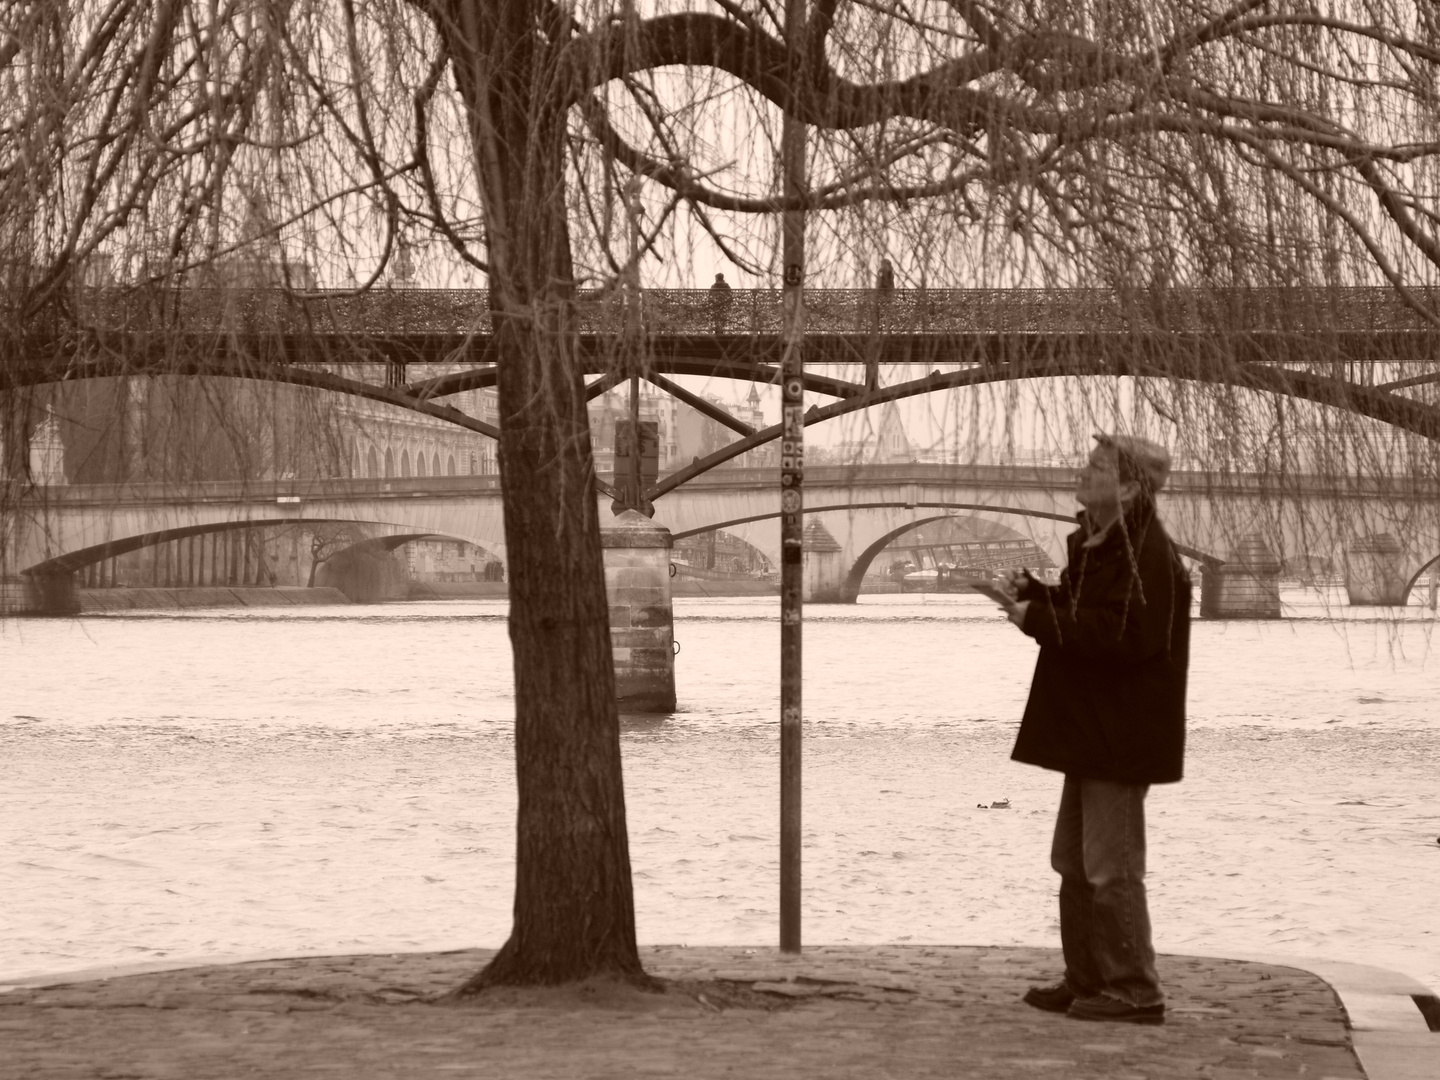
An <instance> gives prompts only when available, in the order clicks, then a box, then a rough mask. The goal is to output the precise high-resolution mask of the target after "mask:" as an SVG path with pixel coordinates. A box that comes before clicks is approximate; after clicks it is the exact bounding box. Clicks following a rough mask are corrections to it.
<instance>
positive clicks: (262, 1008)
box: [0, 945, 1440, 1080]
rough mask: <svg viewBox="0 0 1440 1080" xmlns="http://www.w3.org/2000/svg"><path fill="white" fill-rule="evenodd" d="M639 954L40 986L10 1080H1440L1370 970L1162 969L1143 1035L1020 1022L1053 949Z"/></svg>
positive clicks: (1402, 982)
mask: <svg viewBox="0 0 1440 1080" xmlns="http://www.w3.org/2000/svg"><path fill="white" fill-rule="evenodd" d="M641 952H642V958H643V960H644V963H645V966H646V969H647V970H648V971H649V972H650V973H651V974H653V975H656V976H659V977H661V978H663V979H666V980H669V982H668V989H667V992H666V993H664V994H647V993H640V992H637V991H632V990H629V989H627V988H617V987H616V986H614V985H613V984H605V983H587V984H581V985H579V986H572V987H567V988H559V989H551V990H541V991H532V990H526V991H510V990H503V991H494V992H492V993H490V994H487V995H485V996H483V997H482V998H480V999H479V1000H471V1001H467V1002H462V1003H458V1004H451V1003H446V1002H445V1001H443V1000H441V996H442V995H443V994H444V993H445V992H446V991H448V990H450V989H453V988H454V987H456V986H458V985H459V984H460V983H461V982H463V981H464V980H465V978H466V977H468V976H469V975H471V974H473V973H474V972H475V971H477V970H479V968H480V967H482V966H483V965H484V964H485V962H486V961H487V960H488V959H489V958H490V956H491V955H493V953H492V952H491V951H489V950H483V949H473V950H464V951H456V952H440V953H433V952H432V953H398V954H383V955H374V954H372V955H363V956H328V957H301V958H289V959H265V960H254V961H250V962H245V963H226V964H218V965H208V966H207V965H203V964H194V965H185V966H176V965H150V966H148V968H146V969H144V970H137V969H134V968H129V969H120V968H115V969H108V970H97V971H92V972H83V973H70V974H66V975H57V976H50V977H41V978H32V979H25V980H22V981H19V982H16V983H10V984H6V985H4V986H0V991H3V992H0V1080H70V1078H80V1077H87V1078H88V1077H104V1078H110V1080H120V1078H127V1080H138V1078H145V1080H149V1078H156V1080H160V1078H177V1080H229V1078H231V1077H247V1078H260V1080H282V1078H289V1077H309V1076H321V1075H334V1076H338V1077H344V1078H346V1080H388V1078H396V1080H402V1078H403V1080H424V1078H430V1077H464V1076H475V1077H503V1078H507V1080H508V1078H512V1077H513V1078H526V1080H529V1078H536V1080H581V1078H584V1080H609V1078H616V1080H618V1078H622V1077H623V1078H625V1080H630V1078H632V1077H684V1078H685V1080H709V1078H712V1077H715V1078H719V1077H743V1078H745V1080H782V1078H783V1080H810V1078H816V1080H819V1078H824V1080H850V1078H854V1080H859V1078H864V1080H879V1078H886V1077H896V1078H906V1080H909V1078H928V1077H976V1078H983V1080H1012V1078H1020V1077H1024V1078H1026V1080H1032V1078H1035V1077H1063V1078H1065V1080H1088V1078H1094V1080H1101V1078H1105V1080H1138V1078H1141V1077H1145V1078H1150V1080H1169V1078H1206V1080H1238V1078H1241V1077H1246V1078H1250V1077H1260V1078H1266V1080H1268V1078H1279V1077H1305V1078H1306V1080H1325V1078H1329V1080H1437V1078H1440V1033H1437V1032H1434V1031H1431V1030H1430V1027H1429V1026H1428V1024H1427V1021H1426V1019H1425V1014H1424V1012H1423V1011H1422V1006H1423V1007H1424V1008H1427V1009H1428V1008H1429V1007H1430V1003H1432V1002H1433V1001H1434V999H1433V998H1429V999H1428V1001H1427V1000H1426V995H1427V994H1428V991H1427V990H1426V988H1425V987H1423V986H1421V985H1420V984H1418V983H1415V982H1413V981H1412V980H1409V979H1407V978H1406V977H1404V976H1400V975H1395V974H1393V973H1390V972H1385V971H1382V970H1380V969H1375V968H1366V967H1362V966H1359V965H1353V964H1334V963H1326V962H1323V961H1317V962H1309V961H1307V962H1305V964H1304V965H1303V966H1301V967H1297V966H1295V964H1296V961H1293V960H1282V959H1279V958H1270V959H1265V958H1258V959H1257V958H1250V959H1226V958H1218V957H1203V956H1169V955H1165V956H1161V957H1160V960H1159V970H1160V975H1161V979H1162V981H1163V983H1164V984H1165V987H1166V991H1167V994H1168V1009H1167V1014H1166V1023H1165V1024H1164V1026H1136V1025H1132V1024H1119V1023H1092V1022H1086V1021H1080V1020H1075V1019H1071V1018H1069V1017H1067V1016H1064V1015H1059V1014H1054V1013H1045V1012H1041V1011H1038V1010H1036V1009H1033V1008H1029V1007H1027V1006H1026V1005H1024V1004H1023V1003H1022V1002H1021V1000H1020V998H1021V995H1022V994H1023V993H1024V992H1025V990H1026V989H1027V988H1028V987H1030V986H1032V985H1043V984H1050V983H1053V982H1055V981H1057V979H1058V977H1059V972H1060V956H1059V952H1058V950H1055V949H1041V948H987V947H979V946H953V947H951V946H928V945H895V946H863V947H861V946H857V947H842V946H820V947H812V948H807V949H806V950H805V951H804V952H803V953H802V954H801V955H799V956H786V955H782V954H780V953H779V952H778V951H777V950H775V949H772V948H744V947H735V948H710V947H707V948H686V947H684V946H658V947H648V948H645V949H642V950H641ZM1307 967H1308V968H1311V969H1312V970H1305V968H1307ZM1315 969H1318V973H1317V970H1315ZM1417 998H1418V999H1419V1000H1418V1001H1417ZM1437 1026H1440V1025H1437Z"/></svg>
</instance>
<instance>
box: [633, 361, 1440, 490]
mask: <svg viewBox="0 0 1440 1080" xmlns="http://www.w3.org/2000/svg"><path fill="white" fill-rule="evenodd" d="M679 366H687V365H679ZM687 373H689V374H702V373H705V374H710V375H712V376H715V375H716V374H717V373H716V372H714V371H713V370H710V369H702V368H699V367H697V368H696V369H695V370H694V371H690V372H687ZM1098 375H1110V376H1116V377H1120V376H1126V377H1131V378H1151V379H1177V378H1178V379H1182V380H1185V381H1188V382H1201V383H1210V384H1215V385H1229V386H1234V387H1237V388H1239V389H1244V390H1252V391H1256V392H1261V393H1272V394H1280V395H1283V396H1287V397H1293V398H1296V399H1298V400H1302V401H1309V402H1311V403H1313V404H1317V405H1325V406H1329V407H1331V408H1337V409H1341V410H1343V411H1348V412H1353V413H1356V414H1357V415H1360V416H1365V417H1367V418H1369V419H1372V420H1376V421H1379V422H1381V423H1387V424H1390V425H1392V426H1394V427H1398V428H1401V429H1402V430H1405V431H1410V432H1412V433H1414V434H1417V435H1420V436H1422V437H1423V438H1426V439H1429V440H1431V441H1434V442H1440V406H1434V405H1429V404H1426V403H1425V402H1421V401H1416V400H1414V399H1412V398H1407V397H1403V396H1401V395H1399V394H1395V393H1392V392H1390V391H1388V390H1385V389H1382V388H1379V387H1373V386H1362V385H1359V384H1356V383H1351V382H1348V381H1346V380H1343V379H1337V378H1334V377H1332V376H1328V375H1318V374H1314V373H1312V372H1305V371H1294V370H1290V369H1286V368H1280V367H1277V366H1275V365H1273V364H1272V365H1265V364H1259V363H1254V362H1249V363H1236V364H1230V365H1220V364H1207V363H1204V362H1201V361H1198V360H1190V361H1186V360H1185V359H1184V358H1180V359H1173V358H1172V359H1167V361H1166V362H1165V363H1164V364H1163V365H1161V364H1153V363H1152V364H1147V363H1123V362H1122V363H1104V362H1100V363H1097V362H1093V361H1078V360H1069V361H1060V362H1039V361H1037V362H1035V363H1033V364H1029V365H1022V366H1013V365H1007V364H996V365H987V366H984V367H975V368H966V369H962V370H960V371H948V372H944V371H932V372H931V373H930V374H929V375H926V376H923V377H921V378H919V379H912V380H910V381H908V382H903V383H895V384H893V385H891V386H884V387H880V388H878V389H875V390H869V391H865V390H863V389H861V388H859V387H856V386H853V385H852V384H848V383H847V384H841V385H838V386H837V384H836V380H834V379H828V378H827V377H825V376H819V375H813V374H812V375H809V376H807V380H809V382H808V383H807V386H809V385H810V383H813V384H816V385H815V386H814V387H813V388H814V389H816V390H818V392H821V393H828V394H832V395H833V394H837V393H839V394H841V395H843V396H841V399H840V400H839V401H835V402H832V403H831V404H829V405H824V406H821V405H812V406H811V407H810V408H809V409H808V410H806V412H805V417H804V419H805V426H806V427H810V426H812V425H815V424H822V423H825V422H826V421H828V420H835V419H838V418H840V417H842V416H846V415H848V414H850V413H854V412H859V411H862V410H864V409H869V408H873V407H875V406H877V405H884V404H886V403H888V402H891V401H901V400H904V399H906V398H912V397H918V396H920V395H923V394H932V393H935V392H937V391H940V390H953V389H966V388H972V387H977V386H984V385H987V384H991V383H996V382H1008V381H1015V380H1019V379H1050V378H1082V377H1094V376H1098ZM720 377H725V376H724V375H723V374H722V375H721V376H720ZM728 377H730V378H736V379H739V378H744V379H747V380H753V379H755V378H756V375H755V371H754V369H753V368H752V369H750V370H748V371H745V372H743V373H741V372H736V373H733V374H731V375H730V376H728ZM777 379H778V373H777ZM822 387H823V388H824V389H821V388H822ZM782 433H783V429H782V425H781V424H778V423H777V424H772V425H770V426H769V427H767V428H762V429H760V430H758V431H755V432H753V433H752V434H750V435H747V436H742V437H741V438H739V439H737V440H736V441H734V442H732V443H729V444H727V445H725V446H723V447H721V448H720V449H718V450H716V451H714V452H713V453H711V454H710V455H708V456H707V457H704V458H701V459H700V460H699V461H695V462H692V463H691V464H689V465H687V466H685V467H684V468H681V469H677V470H676V471H675V472H673V473H670V474H669V475H668V476H665V477H662V478H661V479H660V480H659V481H658V482H657V483H656V484H655V486H654V487H652V488H650V489H649V490H648V491H647V492H646V498H648V499H650V500H651V501H652V502H653V501H654V500H656V499H658V498H660V497H661V496H663V495H665V494H666V493H667V492H670V491H673V490H675V488H677V487H679V486H680V485H681V484H684V483H685V482H686V481H688V480H691V479H694V478H695V477H696V476H699V475H700V474H701V473H705V472H708V471H709V470H711V469H713V468H715V466H717V465H720V464H722V463H723V462H726V461H729V460H731V459H732V458H736V457H739V456H740V455H741V454H744V453H746V452H748V451H750V450H754V449H756V448H757V447H760V446H763V445H765V444H766V443H768V442H772V441H773V440H775V439H778V438H780V437H781V436H782Z"/></svg>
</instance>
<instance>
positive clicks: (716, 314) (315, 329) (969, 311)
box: [77, 287, 1440, 338]
mask: <svg viewBox="0 0 1440 1080" xmlns="http://www.w3.org/2000/svg"><path fill="white" fill-rule="evenodd" d="M1418 298H1419V299H1420V300H1421V302H1422V303H1423V304H1425V305H1427V306H1428V307H1429V308H1430V309H1431V310H1432V311H1440V289H1437V290H1430V291H1421V292H1420V293H1419V294H1418ZM578 299H579V303H578V312H579V319H580V327H579V328H580V331H581V332H582V333H587V334H616V335H618V334H620V333H621V331H622V330H623V328H624V326H625V325H626V320H627V311H628V308H627V304H629V303H631V302H633V300H632V298H630V297H627V296H625V295H624V294H621V293H618V292H614V291H610V292H608V293H599V292H593V291H582V292H581V293H580V294H579V298H578ZM805 302H806V330H807V332H808V333H810V334H847V335H853V334H866V333H882V334H940V335H944V334H1087V333H1124V332H1136V331H1143V332H1155V331H1160V332H1167V331H1168V332H1183V333H1206V332H1216V331H1226V332H1232V333H1247V332H1253V333H1261V332H1267V333H1273V332H1281V333H1284V332H1294V333H1311V334H1313V333H1320V332H1333V331H1337V330H1338V331H1351V332H1379V331H1389V332H1393V331H1397V330H1401V331H1403V330H1417V331H1418V330H1434V326H1433V325H1432V324H1431V323H1430V322H1428V321H1427V320H1426V319H1425V318H1424V317H1423V316H1422V315H1421V314H1419V313H1418V312H1416V311H1415V310H1414V309H1413V308H1412V307H1410V306H1409V305H1408V304H1406V303H1405V301H1404V300H1403V299H1402V298H1401V297H1400V295H1399V294H1398V293H1396V292H1395V291H1394V290H1393V289H1389V288H1367V287H1357V288H1336V289H1318V288H1317V289H1311V288H1294V289H1285V288H1274V289H1211V290H1201V289H1171V290H1166V291H1163V292H1145V291H1137V292H1135V293H1131V294H1125V295H1122V294H1119V293H1115V292H1111V291H1108V290H1103V289H913V290H911V289H897V290H893V291H885V292H882V291H879V290H876V289H809V290H806V293H805ZM639 305H640V309H641V318H642V322H643V325H644V327H645V330H646V332H647V333H648V334H650V335H680V336H683V335H698V334H715V333H722V334H736V335H746V334H757V335H776V334H779V333H780V331H781V325H782V319H783V306H782V302H781V292H780V290H778V289H734V290H732V291H731V292H730V293H728V294H722V295H717V294H715V293H713V292H711V290H709V289H647V290H643V291H642V292H641V293H640V295H639ZM77 309H78V310H79V311H80V312H81V314H82V318H83V319H84V321H86V322H87V323H89V324H91V325H93V326H95V327H96V328H97V329H102V330H108V331H114V332H128V333H147V332H160V331H171V330H174V331H180V332H185V333H201V334H204V333H226V332H239V333H283V334H306V333H313V334H322V335H327V336H331V335H334V336H354V337H382V338H396V337H405V336H407V335H426V336H428V335H437V334H439V335H457V336H458V335H464V334H469V333H474V334H482V335H483V334H488V333H489V332H490V330H491V324H490V311H489V294H488V292H487V291H486V290H483V289H463V290H462V289H373V290H370V291H369V292H365V293H361V294H358V295H355V294H346V293H331V292H318V293H298V292H289V291H286V290H283V289H240V288H213V289H212V288H196V289H125V288H118V287H117V288H109V289H90V290H83V293H82V295H81V296H80V297H78V298H77Z"/></svg>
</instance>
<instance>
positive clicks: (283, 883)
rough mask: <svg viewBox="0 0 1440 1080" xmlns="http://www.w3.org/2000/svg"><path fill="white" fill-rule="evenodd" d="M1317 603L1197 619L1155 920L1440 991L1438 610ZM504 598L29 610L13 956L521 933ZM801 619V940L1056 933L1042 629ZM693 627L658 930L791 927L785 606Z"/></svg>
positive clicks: (745, 610)
mask: <svg viewBox="0 0 1440 1080" xmlns="http://www.w3.org/2000/svg"><path fill="white" fill-rule="evenodd" d="M1289 599H1290V600H1291V601H1293V603H1292V604H1291V605H1290V606H1289V608H1288V609H1287V610H1288V611H1289V612H1290V613H1291V614H1292V615H1294V616H1296V617H1294V618H1291V619H1288V620H1284V621H1278V622H1268V623H1214V622H1197V623H1196V628H1195V640H1194V657H1193V661H1192V672H1191V695H1190V698H1191V716H1192V720H1191V725H1190V742H1189V752H1188V758H1187V772H1188V775H1187V778H1186V780H1185V782H1184V783H1182V784H1179V785H1170V786H1165V787H1158V788H1155V789H1153V791H1152V794H1151V797H1150V800H1149V804H1148V806H1149V813H1150V842H1151V877H1150V885H1151V904H1152V914H1153V916H1154V921H1155V924H1156V943H1157V946H1158V947H1159V948H1161V949H1162V950H1166V951H1186V950H1193V951H1210V952H1223V951H1227V950H1228V951H1232V952H1237V953H1243V952H1247V951H1248V952H1267V953H1290V954H1293V955H1296V956H1302V957H1303V956H1328V957H1334V958H1340V959H1351V960H1357V961H1362V962H1369V963H1374V964H1379V965H1382V966H1385V967H1391V968H1395V969H1397V970H1401V971H1405V972H1407V973H1409V974H1411V975H1413V976H1415V977H1417V978H1420V979H1421V980H1423V981H1425V982H1427V983H1428V984H1429V985H1430V986H1431V987H1433V988H1436V989H1437V990H1440V903H1437V897H1440V843H1437V837H1440V656H1437V655H1435V644H1440V643H1432V638H1431V635H1432V632H1433V629H1434V627H1435V624H1434V622H1433V621H1431V619H1430V618H1429V617H1428V615H1427V613H1425V612H1423V611H1421V610H1418V609H1415V608H1411V609H1410V610H1409V611H1408V612H1405V613H1403V614H1404V615H1405V616H1407V617H1406V618H1404V619H1401V620H1400V621H1396V620H1395V619H1393V618H1390V619H1384V618H1379V617H1377V616H1375V615H1374V614H1373V613H1370V614H1367V613H1365V612H1359V611H1355V610H1347V609H1338V608H1334V609H1332V608H1328V607H1325V606H1323V605H1319V604H1317V603H1314V602H1312V601H1310V600H1309V599H1307V598H1306V597H1303V596H1299V595H1296V596H1291V597H1289ZM504 615H505V607H504V604H503V603H488V604H483V603H464V604H429V605H413V604H412V605H391V606H382V607H371V608H314V609H286V610H284V611H277V612H274V613H270V612H265V613H256V612H253V611H252V612H246V613H236V614H228V613H225V614H189V615H168V616H163V617H158V616H157V617H147V616H123V617H106V618H87V619H81V620H77V621H33V622H24V623H21V622H8V623H3V622H0V756H3V757H0V760H3V761H4V764H5V783H4V784H3V785H0V889H3V892H4V895H5V920H4V931H3V933H0V978H5V977H16V976H20V975H24V974H28V973H38V972H53V971H63V970H72V969H78V968H83V967H90V966H94V965H97V964H103V963H111V962H117V961H119V962H125V961H135V960H155V959H168V958H176V957H195V956H207V957H209V956H237V955H253V954H260V953H266V954H272V955H273V954H277V953H292V954H293V953H299V952H310V951H321V952H324V951H363V950H402V949H419V948H444V947H460V946H468V945H492V946H493V945H498V944H499V943H500V942H501V941H502V940H503V939H504V937H505V935H506V932H507V930H508V927H509V910H510V902H511V888H512V882H513V866H512V847H513V842H512V833H513V822H514V809H515V788H514V780H513V766H512V744H511V734H510V724H511V721H512V709H511V702H510V695H509V687H510V674H509V664H510V654H509V645H508V639H507V637H506V632H505V622H504ZM1329 616H1336V617H1338V618H1337V619H1332V618H1329ZM806 619H807V623H806V628H805V695H806V696H805V714H806V745H805V758H804V761H805V793H804V799H805V811H804V821H805V868H804V881H805V892H804V904H805V907H804V934H805V940H806V941H807V943H814V944H820V943H830V942H882V941H916V942H949V943H957V944H958V943H988V944H1010V943H1016V944H1021V943H1023V944H1058V940H1059V935H1058V929H1057V926H1056V922H1055V903H1054V891H1055V884H1056V882H1055V879H1054V875H1053V873H1052V872H1051V871H1050V869H1049V867H1048V849H1049V840H1050V828H1051V820H1052V814H1053V811H1054V804H1055V802H1056V800H1057V798H1058V795H1059V787H1060V778H1059V777H1058V776H1056V775H1055V774H1052V773H1046V772H1043V771H1041V770H1038V769H1034V768H1029V767H1025V766H1020V765H1016V764H1014V763H1012V762H1011V761H1009V751H1010V746H1011V743H1012V742H1013V739H1014V734H1015V728H1016V724H1017V722H1018V718H1019V715H1020V712H1021V709H1022V707H1023V704H1024V698H1025V693H1026V690H1027V689H1028V686H1029V679H1030V672H1031V669H1032V667H1033V664H1034V654H1035V650H1034V646H1033V644H1032V643H1031V642H1029V641H1028V640H1027V639H1025V638H1024V637H1023V636H1021V635H1020V634H1019V633H1018V632H1017V631H1015V630H1014V629H1013V628H1012V627H1010V626H1009V625H1008V624H1006V623H1005V622H1004V620H1003V619H1001V618H1000V617H999V616H998V615H996V614H995V613H994V612H993V609H992V608H991V607H990V606H989V605H988V604H986V603H985V602H984V601H982V600H980V598H978V597H952V596H931V597H903V598H902V597H866V598H864V599H863V601H862V603H861V604H859V605H857V606H853V607H828V608H827V607H817V606H812V607H810V608H809V609H807V612H806ZM676 636H677V638H678V640H679V641H680V642H681V645H682V652H681V654H680V656H679V658H678V660H677V679H678V685H679V694H680V699H681V710H680V711H679V712H677V713H676V714H674V715H673V716H665V717H627V718H625V723H624V733H623V741H624V753H625V769H626V775H625V780H626V797H627V803H628V809H629V824H630V840H631V853H632V861H633V865H634V871H635V885H636V907H637V920H638V924H639V934H640V937H641V940H642V941H645V942H688V943H691V944H722V943H724V944H732V943H771V942H773V941H774V940H775V939H776V934H777V930H776V927H777V915H776V906H777V901H776V896H777V871H776V863H777V815H778V809H777V807H778V757H779V755H778V722H777V717H778V711H779V710H778V703H777V702H778V690H777V687H778V638H779V634H778V622H777V619H776V601H775V600H773V599H744V600H695V601H686V600H681V601H679V602H677V604H676ZM1001 799H1009V800H1010V809H1008V810H999V809H993V810H991V809H979V808H978V807H977V804H979V803H984V804H986V805H987V806H988V804H989V803H991V802H992V801H996V800H1001Z"/></svg>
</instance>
